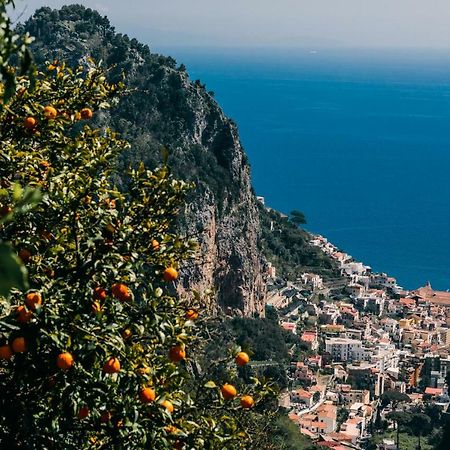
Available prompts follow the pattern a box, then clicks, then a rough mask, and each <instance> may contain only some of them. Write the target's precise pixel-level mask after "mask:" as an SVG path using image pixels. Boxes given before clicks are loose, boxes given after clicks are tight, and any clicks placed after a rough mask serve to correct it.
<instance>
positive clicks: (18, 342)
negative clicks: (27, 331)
mask: <svg viewBox="0 0 450 450" xmlns="http://www.w3.org/2000/svg"><path fill="white" fill-rule="evenodd" d="M11 348H12V349H13V352H14V353H25V352H26V351H27V341H26V340H25V338H24V337H16V338H15V339H14V340H13V341H12V344H11Z"/></svg>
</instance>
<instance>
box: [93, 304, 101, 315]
mask: <svg viewBox="0 0 450 450" xmlns="http://www.w3.org/2000/svg"><path fill="white" fill-rule="evenodd" d="M91 311H92V312H93V313H94V314H98V313H100V312H102V305H100V303H99V302H94V303H92V305H91Z"/></svg>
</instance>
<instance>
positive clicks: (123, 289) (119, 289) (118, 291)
mask: <svg viewBox="0 0 450 450" xmlns="http://www.w3.org/2000/svg"><path fill="white" fill-rule="evenodd" d="M111 292H112V295H113V296H114V297H115V298H117V300H120V301H121V302H126V301H128V300H131V292H130V289H128V286H127V285H126V284H123V283H116V284H113V286H112V288H111Z"/></svg>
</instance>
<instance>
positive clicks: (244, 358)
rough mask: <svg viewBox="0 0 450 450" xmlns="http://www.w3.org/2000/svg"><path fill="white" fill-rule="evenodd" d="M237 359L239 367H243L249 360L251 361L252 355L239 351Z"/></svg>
mask: <svg viewBox="0 0 450 450" xmlns="http://www.w3.org/2000/svg"><path fill="white" fill-rule="evenodd" d="M235 361H236V364H237V365H238V366H239V367H243V366H245V365H246V364H248V362H249V361H250V357H249V356H248V354H247V353H245V352H239V353H238V354H237V355H236V358H235Z"/></svg>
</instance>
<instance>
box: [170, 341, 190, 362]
mask: <svg viewBox="0 0 450 450" xmlns="http://www.w3.org/2000/svg"><path fill="white" fill-rule="evenodd" d="M185 358H186V351H185V350H184V348H183V347H182V346H181V345H175V346H174V347H172V348H171V349H170V350H169V359H170V360H171V361H172V362H180V361H181V360H182V359H185Z"/></svg>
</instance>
